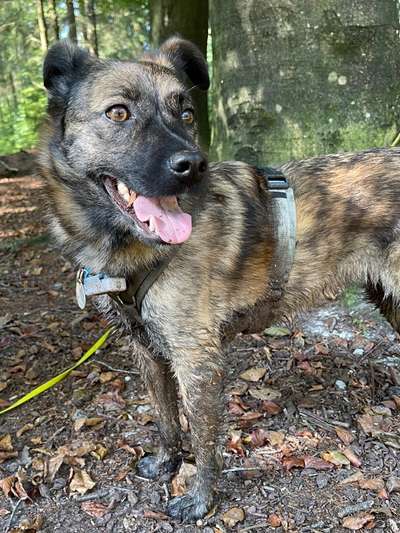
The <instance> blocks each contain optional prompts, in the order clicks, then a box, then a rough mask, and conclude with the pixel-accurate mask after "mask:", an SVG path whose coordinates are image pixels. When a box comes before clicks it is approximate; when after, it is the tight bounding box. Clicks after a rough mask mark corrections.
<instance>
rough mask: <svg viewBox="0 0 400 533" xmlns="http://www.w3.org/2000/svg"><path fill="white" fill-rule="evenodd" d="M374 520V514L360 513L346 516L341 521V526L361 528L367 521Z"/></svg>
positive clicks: (355, 529) (353, 528) (354, 528)
mask: <svg viewBox="0 0 400 533" xmlns="http://www.w3.org/2000/svg"><path fill="white" fill-rule="evenodd" d="M373 520H374V515H372V514H370V513H361V514H358V515H355V516H348V517H347V518H345V519H344V520H343V522H342V526H343V527H345V528H346V529H351V530H352V531H357V530H359V529H362V528H363V527H364V526H365V525H366V524H367V523H368V522H372V521H373Z"/></svg>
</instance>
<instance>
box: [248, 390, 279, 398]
mask: <svg viewBox="0 0 400 533" xmlns="http://www.w3.org/2000/svg"><path fill="white" fill-rule="evenodd" d="M249 394H250V396H252V397H253V398H256V400H266V401H273V400H279V398H280V397H281V396H282V395H281V393H280V392H279V391H277V390H274V389H271V388H270V387H262V388H260V389H255V388H251V389H249Z"/></svg>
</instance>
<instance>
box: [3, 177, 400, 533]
mask: <svg viewBox="0 0 400 533" xmlns="http://www.w3.org/2000/svg"><path fill="white" fill-rule="evenodd" d="M74 278H75V272H74V269H73V267H72V266H71V265H70V263H69V262H68V261H67V260H66V259H65V258H63V257H62V256H61V255H60V254H59V253H58V252H57V251H55V250H53V249H52V247H51V244H50V243H49V241H48V239H47V237H46V228H45V225H44V211H43V202H42V199H41V184H40V181H39V180H38V179H36V178H34V177H31V176H20V177H8V178H6V177H4V178H0V352H1V358H0V370H1V373H0V409H1V408H2V407H5V406H7V405H8V403H9V402H11V401H13V400H14V399H15V398H17V397H18V396H19V395H21V394H22V393H24V392H26V391H29V390H31V389H32V388H34V387H35V386H36V385H38V384H39V383H41V382H43V381H45V380H47V379H49V378H51V377H53V376H55V375H56V374H58V373H59V372H60V371H61V370H63V369H64V368H66V367H68V366H70V365H71V364H72V363H73V362H74V361H75V360H77V359H78V358H79V357H80V355H81V354H82V351H83V350H85V349H87V348H88V347H89V346H90V345H91V343H93V341H94V340H95V339H96V338H97V337H98V336H100V335H101V333H102V332H103V331H104V329H105V327H106V324H105V323H104V322H103V321H102V319H101V318H100V317H99V316H97V315H96V313H95V311H94V309H93V308H92V307H91V306H89V307H88V308H87V309H86V310H85V311H80V310H79V309H78V307H77V305H76V304H75V300H74ZM399 354H400V343H399V338H398V336H397V335H396V334H395V333H394V332H393V330H391V328H390V327H389V326H388V325H386V324H385V323H384V322H383V321H382V320H381V318H380V317H379V315H378V314H377V312H376V311H374V310H373V309H372V308H371V307H370V306H369V305H367V304H366V303H364V302H363V301H362V300H361V299H360V296H359V294H358V292H357V291H356V290H353V291H350V292H348V293H347V294H346V297H345V298H344V299H342V300H340V301H339V302H335V303H332V305H330V306H327V307H326V308H324V309H322V310H319V311H317V312H313V313H312V314H309V315H308V316H306V317H304V318H303V319H302V320H299V321H298V322H297V323H296V324H294V325H293V327H291V329H290V331H289V330H287V329H285V328H283V329H282V328H278V329H276V328H272V329H270V330H267V331H266V332H263V333H260V335H253V336H242V337H240V338H238V339H237V341H236V342H235V344H234V346H232V349H231V350H230V353H229V361H230V363H229V365H228V366H229V368H230V372H231V381H230V383H229V386H228V396H227V413H228V414H227V421H226V427H225V434H226V437H227V442H226V447H225V450H224V460H225V463H224V471H223V474H222V478H221V481H220V483H219V485H218V500H219V503H218V506H217V507H216V509H215V510H214V512H212V513H210V516H208V517H207V518H205V519H203V520H201V521H199V522H198V523H197V524H196V525H188V524H184V525H182V524H177V523H174V522H173V521H172V520H171V519H169V518H168V517H167V516H166V515H165V514H164V512H165V508H166V501H167V500H168V498H170V497H171V494H181V493H182V492H183V491H184V490H186V486H187V485H189V484H190V476H191V475H192V474H193V471H194V469H195V467H194V466H193V464H192V460H193V458H192V456H191V455H190V448H189V439H188V431H189V430H188V427H187V421H186V419H185V417H184V416H183V415H182V417H181V422H182V427H183V430H184V431H185V432H186V434H185V450H186V452H185V466H184V468H182V470H181V472H180V474H179V476H176V477H175V478H174V479H173V480H172V483H170V481H169V480H160V481H158V482H157V481H156V482H155V481H147V480H145V479H142V478H140V477H139V476H138V475H137V473H136V471H135V464H136V462H137V459H138V458H139V457H140V456H141V455H142V454H144V453H149V452H151V451H152V450H153V449H154V448H155V447H156V446H157V429H156V426H155V424H154V414H153V411H152V407H151V405H150V404H149V400H148V397H147V394H146V391H145V390H144V388H143V386H142V383H141V381H140V379H139V376H138V374H137V370H136V367H135V362H134V361H133V360H132V358H131V356H130V354H129V352H128V351H127V350H126V349H125V347H124V340H123V339H119V340H116V339H111V340H110V341H108V342H107V344H106V346H105V347H104V348H102V349H101V350H100V351H99V352H98V353H97V354H95V355H94V356H93V358H92V359H91V360H90V361H89V362H88V363H87V364H85V365H83V366H81V367H79V369H78V370H76V371H75V372H74V373H73V374H72V375H71V376H70V377H68V378H67V379H66V380H64V381H62V382H61V383H60V384H58V385H57V386H56V387H54V388H52V389H51V390H50V391H48V392H47V393H45V394H43V395H42V396H40V397H38V398H35V399H34V400H32V401H30V402H29V403H27V404H25V405H24V406H22V407H20V408H18V409H16V410H14V411H11V412H10V413H7V414H6V415H2V416H0V487H1V488H0V531H6V532H10V531H13V532H22V531H24V532H31V533H34V532H35V531H44V532H68V533H78V532H85V533H92V532H93V533H94V532H126V531H129V532H155V531H160V532H163V531H165V532H173V531H175V532H181V533H189V532H195V531H198V532H204V533H221V532H226V531H241V532H247V531H251V532H254V533H257V532H261V531H276V532H281V531H292V532H295V531H298V532H304V533H306V532H341V531H352V530H353V531H355V530H359V531H367V530H372V531H377V532H385V533H386V532H389V533H390V532H392V533H396V532H399V531H400V431H399V429H400V357H399ZM246 371H247V372H246ZM243 373H244V374H243Z"/></svg>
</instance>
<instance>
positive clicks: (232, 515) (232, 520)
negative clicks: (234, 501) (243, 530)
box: [222, 507, 245, 527]
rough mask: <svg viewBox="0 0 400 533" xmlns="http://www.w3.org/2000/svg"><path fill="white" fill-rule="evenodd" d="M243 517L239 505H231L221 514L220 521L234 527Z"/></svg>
mask: <svg viewBox="0 0 400 533" xmlns="http://www.w3.org/2000/svg"><path fill="white" fill-rule="evenodd" d="M244 518H245V514H244V511H243V509H242V508H241V507H232V508H231V509H229V510H228V511H226V513H224V514H223V515H222V521H223V523H224V524H225V525H226V526H227V527H234V526H236V524H238V523H239V522H243V520H244Z"/></svg>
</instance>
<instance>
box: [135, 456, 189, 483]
mask: <svg viewBox="0 0 400 533" xmlns="http://www.w3.org/2000/svg"><path fill="white" fill-rule="evenodd" d="M179 461H180V460H179V458H176V459H168V460H165V459H161V458H160V457H158V456H157V455H146V457H143V458H142V459H140V461H139V462H138V464H137V466H136V469H137V473H138V474H139V476H142V477H145V478H147V479H156V478H159V477H161V476H163V475H164V474H172V473H173V472H175V470H176V469H177V467H178V465H179Z"/></svg>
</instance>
